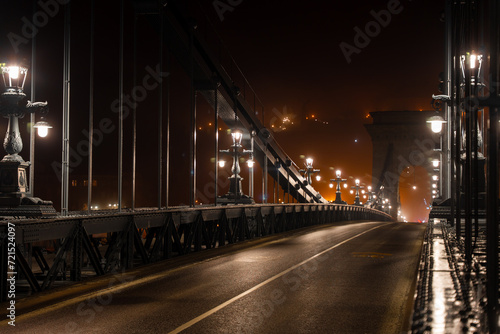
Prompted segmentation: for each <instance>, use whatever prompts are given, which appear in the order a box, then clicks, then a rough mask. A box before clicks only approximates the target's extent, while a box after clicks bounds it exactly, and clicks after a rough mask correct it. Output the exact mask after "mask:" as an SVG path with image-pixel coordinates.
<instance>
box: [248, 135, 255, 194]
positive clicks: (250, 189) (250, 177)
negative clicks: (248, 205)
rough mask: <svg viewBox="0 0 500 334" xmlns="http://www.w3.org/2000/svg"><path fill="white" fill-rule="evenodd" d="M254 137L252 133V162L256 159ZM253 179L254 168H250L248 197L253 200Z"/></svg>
mask: <svg viewBox="0 0 500 334" xmlns="http://www.w3.org/2000/svg"><path fill="white" fill-rule="evenodd" d="M253 137H254V135H253V131H250V151H251V152H252V153H251V156H250V159H251V160H252V161H253V159H254V153H253V150H254V139H253ZM254 165H255V162H254ZM253 179H254V166H252V167H250V170H249V175H248V196H250V197H251V198H253Z"/></svg>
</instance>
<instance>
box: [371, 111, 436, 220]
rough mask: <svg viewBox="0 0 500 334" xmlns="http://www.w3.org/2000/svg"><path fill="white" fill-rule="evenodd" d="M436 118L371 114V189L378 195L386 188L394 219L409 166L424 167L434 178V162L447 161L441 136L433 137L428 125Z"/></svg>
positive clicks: (398, 113)
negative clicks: (435, 160)
mask: <svg viewBox="0 0 500 334" xmlns="http://www.w3.org/2000/svg"><path fill="white" fill-rule="evenodd" d="M435 114H436V112H435V111H375V112H371V113H370V116H371V117H372V119H373V123H372V124H366V125H365V128H366V130H367V131H368V133H369V134H370V136H371V138H372V143H373V168H372V185H373V187H374V190H375V191H376V192H378V191H379V189H380V187H381V186H382V185H383V186H384V197H385V198H389V200H390V202H391V203H392V209H391V210H390V214H391V215H392V216H393V217H394V218H397V210H398V207H399V176H400V175H401V172H402V171H403V170H404V169H405V168H407V167H409V166H421V167H423V168H425V169H426V170H427V171H428V173H429V175H431V174H432V173H433V172H434V167H433V166H432V163H431V161H432V160H433V159H440V161H444V160H443V157H442V156H441V154H442V152H441V150H440V149H441V146H442V145H441V143H440V135H439V134H434V133H433V132H432V131H431V129H430V127H429V125H428V124H427V123H426V121H427V119H429V118H430V117H431V116H433V115H435ZM440 167H441V166H440ZM441 179H443V175H441Z"/></svg>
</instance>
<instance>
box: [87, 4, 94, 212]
mask: <svg viewBox="0 0 500 334" xmlns="http://www.w3.org/2000/svg"><path fill="white" fill-rule="evenodd" d="M94 5H95V1H94V0H92V1H91V2H90V46H89V47H90V59H89V67H90V69H89V71H90V78H89V82H90V84H89V157H88V170H87V171H88V177H87V182H88V183H87V212H88V214H90V211H91V205H92V154H93V148H92V146H93V145H94V143H93V141H94V24H95V21H94V10H95V7H94Z"/></svg>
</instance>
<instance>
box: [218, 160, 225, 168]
mask: <svg viewBox="0 0 500 334" xmlns="http://www.w3.org/2000/svg"><path fill="white" fill-rule="evenodd" d="M225 165H226V162H225V161H224V160H219V167H220V168H223V167H224V166H225Z"/></svg>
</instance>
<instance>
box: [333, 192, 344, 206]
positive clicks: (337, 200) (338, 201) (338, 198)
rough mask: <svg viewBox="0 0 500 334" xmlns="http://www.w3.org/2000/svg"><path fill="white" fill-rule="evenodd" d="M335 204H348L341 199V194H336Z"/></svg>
mask: <svg viewBox="0 0 500 334" xmlns="http://www.w3.org/2000/svg"><path fill="white" fill-rule="evenodd" d="M335 204H347V202H344V201H343V200H342V198H341V197H340V194H339V193H336V194H335Z"/></svg>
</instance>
